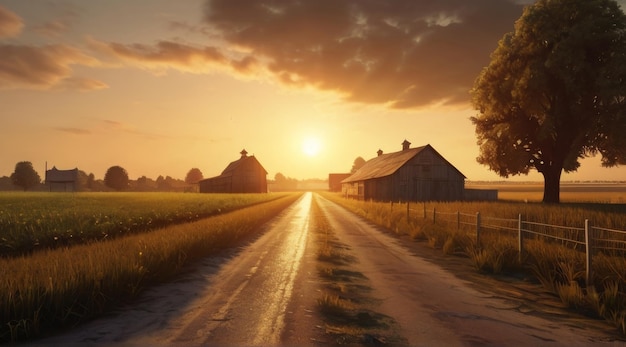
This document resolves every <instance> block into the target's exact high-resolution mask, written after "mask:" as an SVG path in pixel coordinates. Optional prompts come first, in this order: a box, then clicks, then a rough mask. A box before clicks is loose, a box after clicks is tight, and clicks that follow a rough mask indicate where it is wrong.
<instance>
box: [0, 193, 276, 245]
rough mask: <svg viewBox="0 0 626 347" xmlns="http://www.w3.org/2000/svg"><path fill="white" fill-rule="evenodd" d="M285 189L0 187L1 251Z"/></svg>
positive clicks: (146, 226) (142, 225)
mask: <svg viewBox="0 0 626 347" xmlns="http://www.w3.org/2000/svg"><path fill="white" fill-rule="evenodd" d="M280 196H282V195H280V194H236V195H232V194H185V193H43V192H40V193H24V192H4V193H0V257H3V256H15V255H22V254H27V253H31V252H33V251H37V250H40V249H49V248H57V247H66V246H71V245H76V244H83V243H87V242H92V241H97V240H106V239H111V238H114V237H118V236H121V235H128V234H132V233H137V232H143V231H147V230H153V229H155V228H159V227H163V226H167V225H171V224H178V223H184V222H190V221H194V220H198V219H201V218H205V217H208V216H212V215H216V214H220V213H225V212H228V211H232V210H235V209H238V208H241V207H244V206H248V205H253V204H257V203H260V202H264V201H269V200H273V199H276V198H278V197H280Z"/></svg>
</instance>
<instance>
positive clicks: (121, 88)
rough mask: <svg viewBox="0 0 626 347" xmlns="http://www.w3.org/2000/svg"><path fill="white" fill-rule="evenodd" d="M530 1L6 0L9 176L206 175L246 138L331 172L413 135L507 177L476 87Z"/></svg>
mask: <svg viewBox="0 0 626 347" xmlns="http://www.w3.org/2000/svg"><path fill="white" fill-rule="evenodd" d="M625 2H626V0H625V1H621V2H620V4H621V6H622V8H624V6H625ZM528 3H529V2H528V1H526V2H524V1H514V0H511V1H506V0H472V1H468V0H445V1H442V0H422V1H419V0H396V1H369V0H352V1H348V0H346V1H338V0H309V1H306V0H305V1H295V0H294V1H290V0H282V1H276V0H275V1H271V0H267V1H240V0H219V1H205V0H184V1H183V0H133V1H121V0H107V1H104V0H102V1H79V0H75V1H55V0H45V1H44V0H41V1H39V0H29V1H23V0H0V119H1V120H2V123H1V125H0V148H1V149H0V151H1V152H0V153H2V155H1V156H0V176H9V175H10V174H11V173H12V172H13V170H14V168H15V164H16V163H17V162H19V161H30V162H32V163H33V166H34V167H35V169H36V170H37V171H38V172H39V174H40V176H41V177H42V178H43V176H44V168H45V163H46V162H47V163H48V167H49V168H51V167H52V166H56V167H57V168H59V169H71V168H75V167H78V168H79V169H80V170H83V171H85V172H87V173H93V174H94V175H95V176H96V178H103V177H104V174H105V172H106V170H107V169H108V168H109V167H111V166H113V165H119V166H122V167H124V168H125V169H126V170H127V171H128V174H129V176H130V178H131V179H136V178H138V177H140V176H144V175H145V176H148V177H150V178H153V179H156V178H157V176H159V175H163V176H166V175H169V176H172V177H174V178H180V179H184V177H185V175H186V173H187V172H188V171H189V170H190V169H191V168H194V167H197V168H199V169H200V170H201V171H202V173H203V174H204V177H211V176H216V175H219V174H220V172H221V171H222V170H223V169H224V168H225V167H226V165H227V164H228V163H229V162H231V161H233V160H236V159H238V158H239V152H240V151H241V150H242V149H244V148H245V149H246V150H247V151H248V153H249V154H254V155H255V156H256V157H257V159H258V160H259V161H260V162H261V164H262V165H263V166H264V167H265V169H266V170H267V171H268V178H270V179H273V178H274V175H275V174H276V173H277V172H281V173H282V174H284V175H285V176H288V177H293V178H297V179H307V178H327V177H328V173H334V172H347V171H349V170H350V168H351V166H352V163H353V161H354V159H355V158H356V157H358V156H361V157H363V158H365V159H370V158H372V157H374V156H376V151H377V150H378V149H382V150H383V151H384V152H385V153H389V152H395V151H398V150H401V143H402V141H403V140H405V139H407V140H408V141H410V142H411V143H412V147H417V146H422V145H426V144H431V145H432V146H433V147H434V148H435V149H436V150H437V151H439V153H440V154H442V155H443V156H444V157H445V158H446V159H448V160H449V161H450V162H451V163H452V164H453V165H454V166H456V167H457V168H458V169H459V170H460V171H461V172H462V173H464V174H465V176H467V179H468V180H500V179H501V178H499V176H497V175H496V174H495V173H493V172H490V171H488V169H487V167H485V166H481V165H479V164H478V163H477V162H476V159H475V158H476V157H477V156H478V146H477V145H476V137H475V133H474V127H473V125H472V124H471V122H470V120H469V117H471V116H473V115H475V111H474V110H473V109H472V108H471V107H470V105H469V103H468V101H469V97H468V96H469V95H468V91H469V89H470V88H471V86H472V85H473V82H474V79H475V78H476V76H477V75H478V73H479V72H480V70H481V69H482V68H483V67H484V66H486V65H487V64H488V63H489V55H490V53H491V52H492V51H493V50H494V49H495V48H496V46H497V42H498V40H499V39H500V38H501V37H502V36H503V35H504V34H505V33H506V32H509V31H512V29H513V24H514V22H515V20H516V19H517V18H519V16H520V15H521V13H522V8H523V6H524V4H528ZM511 179H512V180H524V181H526V180H532V181H539V180H542V178H541V176H540V175H539V174H537V173H536V172H533V173H532V174H531V175H529V176H514V177H512V178H511ZM562 180H626V167H619V168H611V169H606V168H602V167H601V166H600V161H599V158H589V159H585V160H583V161H582V166H581V168H580V169H579V171H578V172H577V173H573V174H566V175H564V176H563V177H562Z"/></svg>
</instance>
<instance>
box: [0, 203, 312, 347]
mask: <svg viewBox="0 0 626 347" xmlns="http://www.w3.org/2000/svg"><path fill="white" fill-rule="evenodd" d="M299 196H300V194H290V195H285V196H283V197H282V198H280V199H276V200H273V201H270V202H267V203H263V204H258V205H255V206H252V207H247V208H244V209H240V210H236V211H233V212H230V213H225V214H220V215H218V216H213V217H210V218H205V219H201V220H197V221H195V222H190V223H185V224H178V225H175V226H169V227H166V228H161V229H157V230H153V231H151V232H146V233H140V234H134V235H129V236H126V237H119V238H116V239H114V240H109V241H100V242H93V243H90V244H83V245H77V246H74V247H71V248H59V249H53V250H44V251H41V252H36V253H34V254H33V255H31V256H21V257H14V258H4V259H0V342H16V341H24V340H28V339H33V338H37V337H42V336H45V335H49V334H51V333H55V332H59V331H62V330H64V329H67V328H70V327H74V326H76V325H77V324H80V323H82V322H85V321H87V320H89V319H92V318H94V317H96V316H99V315H102V314H103V313H105V312H107V311H109V310H111V309H112V308H113V307H116V306H118V305H120V304H123V303H127V302H129V301H132V300H133V299H135V298H136V297H137V295H138V294H139V293H141V291H142V290H143V289H145V288H146V287H148V286H151V285H154V284H156V283H160V282H165V281H168V280H171V279H172V278H173V276H175V275H177V274H179V273H181V272H183V271H185V269H184V268H183V267H184V266H185V265H189V264H191V263H192V262H194V261H196V260H199V259H201V258H203V257H207V256H211V255H213V254H216V253H217V252H219V251H220V250H223V249H225V248H229V247H232V246H234V245H236V244H238V243H239V242H241V241H242V240H243V239H244V238H246V237H248V236H249V235H252V234H253V233H254V232H255V231H256V230H258V226H260V225H261V224H263V223H264V222H266V221H268V220H269V219H271V218H272V217H274V216H275V215H277V214H278V213H279V212H280V211H282V210H284V209H285V208H286V207H287V206H289V205H290V204H291V203H293V202H294V201H295V200H296V199H297V198H298V197H299Z"/></svg>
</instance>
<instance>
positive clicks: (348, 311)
mask: <svg viewBox="0 0 626 347" xmlns="http://www.w3.org/2000/svg"><path fill="white" fill-rule="evenodd" d="M377 213H379V212H377ZM311 216H312V221H313V225H314V227H313V229H312V230H314V237H315V239H316V242H317V244H318V254H317V260H318V274H319V276H320V278H321V279H322V283H323V285H322V290H321V292H320V296H319V297H318V298H317V305H318V309H319V312H320V313H321V314H322V316H323V317H324V322H325V328H326V334H327V335H329V336H330V337H332V338H333V340H334V342H335V344H347V345H361V344H363V343H371V342H372V341H373V340H376V341H378V342H382V341H385V343H386V342H388V341H391V342H401V341H402V340H401V338H399V337H398V336H395V335H393V333H391V332H390V330H389V328H390V325H391V324H392V323H393V322H392V320H391V319H390V318H389V317H386V316H383V315H381V314H379V313H377V312H375V309H376V305H377V302H378V301H377V300H375V299H374V298H372V297H370V296H369V293H370V290H371V288H370V287H369V280H368V279H367V278H366V277H365V276H364V275H363V274H361V273H360V272H358V271H354V270H353V269H352V266H351V265H352V264H353V263H354V262H356V261H357V259H355V258H354V257H353V256H352V255H350V252H349V249H348V248H347V247H346V245H343V244H341V243H340V242H338V241H337V240H336V238H335V237H334V231H333V230H332V228H331V226H330V225H329V223H328V220H327V219H326V217H325V216H324V214H323V212H322V211H321V209H320V208H319V206H318V204H317V200H314V201H313V204H312V210H311Z"/></svg>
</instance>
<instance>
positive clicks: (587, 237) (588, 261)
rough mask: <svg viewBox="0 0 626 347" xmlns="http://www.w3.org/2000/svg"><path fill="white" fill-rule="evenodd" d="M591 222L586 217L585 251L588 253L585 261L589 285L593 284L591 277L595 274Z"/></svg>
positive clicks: (586, 279)
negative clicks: (592, 268)
mask: <svg viewBox="0 0 626 347" xmlns="http://www.w3.org/2000/svg"><path fill="white" fill-rule="evenodd" d="M591 228H592V227H591V222H589V219H585V253H586V255H587V256H586V258H587V259H586V262H585V267H586V269H585V283H587V287H589V286H590V285H591V278H592V276H593V273H592V270H591V264H592V261H591V258H592V251H593V237H592V235H591V232H592V230H591Z"/></svg>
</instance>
